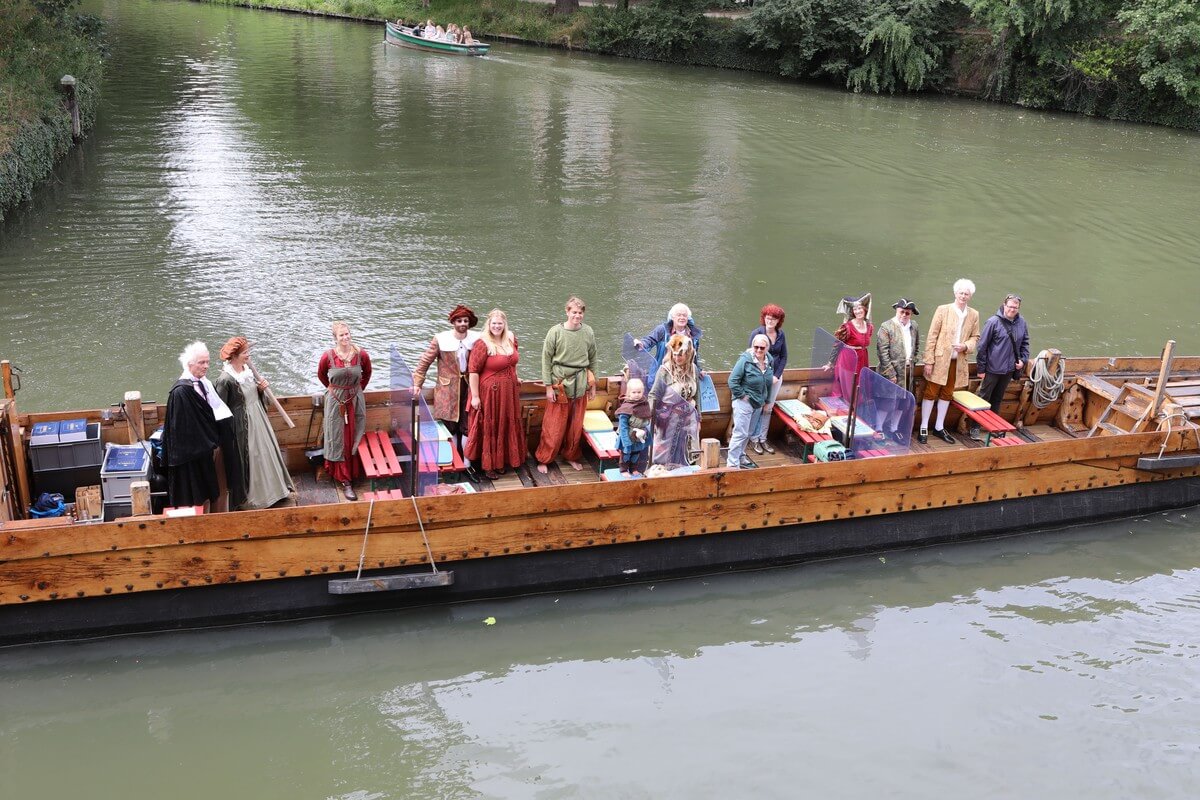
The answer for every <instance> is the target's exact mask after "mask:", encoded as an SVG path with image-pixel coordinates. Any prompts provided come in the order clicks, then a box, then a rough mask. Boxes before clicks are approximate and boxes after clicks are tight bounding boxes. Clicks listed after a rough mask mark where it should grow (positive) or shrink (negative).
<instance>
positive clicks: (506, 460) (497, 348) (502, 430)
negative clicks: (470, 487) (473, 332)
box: [467, 308, 527, 479]
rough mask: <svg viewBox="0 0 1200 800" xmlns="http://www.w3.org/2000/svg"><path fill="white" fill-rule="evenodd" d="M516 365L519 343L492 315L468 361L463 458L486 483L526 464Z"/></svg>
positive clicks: (501, 316)
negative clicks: (467, 418)
mask: <svg viewBox="0 0 1200 800" xmlns="http://www.w3.org/2000/svg"><path fill="white" fill-rule="evenodd" d="M518 360H520V354H519V353H518V352H517V337H516V336H514V335H513V333H512V331H510V330H509V329H508V316H507V315H506V314H505V313H504V312H503V311H501V310H500V309H498V308H496V309H493V310H492V311H491V312H490V313H489V314H488V315H487V321H486V322H485V323H484V326H483V335H482V336H481V337H480V338H479V341H478V342H476V343H475V346H474V347H473V348H471V356H470V358H468V359H467V371H468V373H469V374H468V382H469V384H470V387H471V423H470V431H469V433H468V435H467V458H469V459H470V460H471V462H472V463H473V464H478V465H480V466H482V467H483V470H484V475H486V476H487V477H488V478H489V479H492V478H498V477H500V474H501V473H503V472H504V471H505V470H507V469H508V468H509V467H512V468H513V469H515V468H517V467H519V466H521V465H522V464H524V463H525V454H526V452H527V450H526V443H525V432H524V430H523V429H522V428H521V382H520V380H519V379H518V378H517V361H518Z"/></svg>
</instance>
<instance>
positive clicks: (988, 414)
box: [953, 400, 1016, 445]
mask: <svg viewBox="0 0 1200 800" xmlns="http://www.w3.org/2000/svg"><path fill="white" fill-rule="evenodd" d="M953 402H954V405H955V407H957V408H958V410H959V411H961V412H962V413H963V414H964V415H965V416H966V417H967V419H969V420H971V421H972V422H974V423H975V424H976V425H978V426H979V427H980V428H982V429H983V430H984V431H986V432H987V437H986V438H985V440H984V444H985V445H988V444H991V442H992V438H993V437H995V438H997V439H1000V438H1004V435H1005V434H1007V433H1012V432H1013V431H1015V430H1016V427H1015V426H1014V425H1013V424H1012V423H1011V422H1009V421H1008V420H1006V419H1004V418H1003V417H1001V416H1000V415H999V414H997V413H996V412H995V411H992V410H991V409H990V408H984V409H980V410H979V411H975V410H972V409H970V408H967V407H966V406H964V405H963V404H962V403H960V402H958V401H957V400H955V401H953Z"/></svg>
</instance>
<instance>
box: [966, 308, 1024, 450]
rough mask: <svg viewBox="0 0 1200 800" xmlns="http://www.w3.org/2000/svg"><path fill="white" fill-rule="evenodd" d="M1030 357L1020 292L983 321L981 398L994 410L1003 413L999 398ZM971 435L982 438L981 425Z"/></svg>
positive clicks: (978, 368) (979, 364) (979, 366)
mask: <svg viewBox="0 0 1200 800" xmlns="http://www.w3.org/2000/svg"><path fill="white" fill-rule="evenodd" d="M1027 360H1029V327H1028V326H1027V325H1026V324H1025V318H1024V317H1022V316H1021V297H1020V295H1015V294H1010V295H1006V296H1005V297H1004V303H1002V304H1001V306H1000V308H999V309H998V310H997V311H996V313H995V314H993V315H992V316H990V317H988V320H987V322H985V323H984V324H983V333H981V334H980V335H979V355H978V356H977V357H976V359H975V368H976V369H975V371H976V372H977V373H978V374H979V375H981V376H982V378H983V379H982V381H981V382H980V384H979V389H978V390H977V391H976V394H978V395H979V396H980V397H982V398H983V399H984V400H986V401H988V402H989V403H991V404H992V411H993V412H995V413H999V412H1000V401H1001V400H1003V399H1004V392H1005V391H1006V390H1007V389H1008V383H1009V381H1011V380H1012V379H1013V377H1014V373H1016V372H1019V371H1020V370H1022V369H1024V368H1025V362H1026V361H1027ZM971 438H972V439H978V438H979V426H978V425H974V426H972V428H971Z"/></svg>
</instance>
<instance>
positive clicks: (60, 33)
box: [0, 0, 103, 219]
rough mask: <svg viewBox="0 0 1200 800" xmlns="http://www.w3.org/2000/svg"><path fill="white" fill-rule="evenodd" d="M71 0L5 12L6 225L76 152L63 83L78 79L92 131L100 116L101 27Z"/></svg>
mask: <svg viewBox="0 0 1200 800" xmlns="http://www.w3.org/2000/svg"><path fill="white" fill-rule="evenodd" d="M71 5H72V3H71V2H68V1H67V0H62V1H61V2H59V0H39V2H37V3H36V4H35V3H34V2H32V0H3V5H2V6H0V219H3V217H4V213H5V211H7V210H8V209H10V208H12V207H13V206H14V205H16V204H17V203H20V202H22V201H23V200H27V199H28V198H29V196H30V193H31V192H32V191H33V189H34V187H35V186H37V184H39V183H40V182H41V181H43V180H45V179H46V177H47V176H49V175H50V171H51V170H52V169H53V168H54V164H55V163H56V162H57V161H58V160H59V159H60V158H62V156H63V155H64V154H65V153H66V152H67V150H68V149H69V148H70V146H71V141H72V139H71V116H70V114H69V113H68V112H67V110H66V108H65V106H64V105H63V100H62V93H61V91H60V89H59V79H60V78H62V76H63V75H68V74H70V75H73V76H75V78H76V80H77V86H76V94H77V96H78V98H79V103H80V112H81V115H82V122H83V127H84V130H87V129H88V128H90V127H91V125H92V123H93V122H94V121H95V116H96V101H97V98H98V96H99V87H100V79H101V75H102V70H103V64H102V57H101V56H102V53H101V45H100V36H99V21H98V20H96V19H95V18H94V17H84V16H79V15H76V14H74V13H73V11H72V8H71Z"/></svg>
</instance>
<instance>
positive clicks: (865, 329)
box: [825, 294, 875, 402]
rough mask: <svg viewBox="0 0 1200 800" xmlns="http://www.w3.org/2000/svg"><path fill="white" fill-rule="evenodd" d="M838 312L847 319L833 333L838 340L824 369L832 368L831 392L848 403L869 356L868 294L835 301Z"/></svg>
mask: <svg viewBox="0 0 1200 800" xmlns="http://www.w3.org/2000/svg"><path fill="white" fill-rule="evenodd" d="M838 311H839V312H841V313H842V314H845V315H846V321H845V322H843V323H842V325H841V327H840V328H838V329H837V331H835V332H834V334H833V335H834V337H835V338H836V339H837V342H836V343H835V344H834V346H833V352H832V353H830V354H829V363H828V364H826V365H825V369H829V368H830V367H832V368H833V391H832V392H830V394H831V395H832V396H833V397H844V398H845V399H846V402H850V398H851V397H852V396H853V395H854V384H855V381H856V379H857V378H858V373H860V372H862V371H863V370H864V369H866V368H867V364H868V363H869V362H870V358H871V350H870V347H871V336H872V335H873V334H874V333H875V326H874V325H872V324H871V295H870V294H865V295H863V296H862V297H844V298H842V301H841V302H840V303H838Z"/></svg>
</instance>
